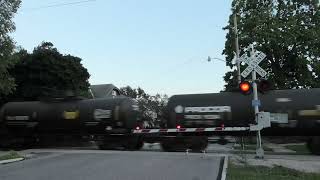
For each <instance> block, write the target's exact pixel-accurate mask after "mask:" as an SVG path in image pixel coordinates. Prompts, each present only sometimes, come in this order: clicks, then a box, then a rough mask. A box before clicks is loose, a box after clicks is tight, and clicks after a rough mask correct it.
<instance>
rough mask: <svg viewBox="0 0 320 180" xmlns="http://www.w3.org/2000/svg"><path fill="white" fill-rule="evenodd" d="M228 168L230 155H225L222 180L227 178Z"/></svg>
mask: <svg viewBox="0 0 320 180" xmlns="http://www.w3.org/2000/svg"><path fill="white" fill-rule="evenodd" d="M227 169H228V156H225V157H224V163H223V168H222V174H221V180H225V179H226V178H227Z"/></svg>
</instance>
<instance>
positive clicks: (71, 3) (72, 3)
mask: <svg viewBox="0 0 320 180" xmlns="http://www.w3.org/2000/svg"><path fill="white" fill-rule="evenodd" d="M93 1H97V0H83V1H74V2H61V3H56V4H52V5H46V6H39V7H34V8H26V9H23V11H36V10H41V9H48V8H54V7H61V6H73V5H78V4H84V3H89V2H93Z"/></svg>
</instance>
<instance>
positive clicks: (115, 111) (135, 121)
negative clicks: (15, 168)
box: [0, 96, 142, 149]
mask: <svg viewBox="0 0 320 180" xmlns="http://www.w3.org/2000/svg"><path fill="white" fill-rule="evenodd" d="M139 118H140V116H139V109H138V105H137V102H136V101H135V100H134V99H131V98H128V97H125V96H117V97H111V98H98V99H79V98H74V97H73V98H59V99H58V98H56V99H51V100H49V101H31V102H9V103H7V104H5V105H4V106H3V107H2V108H1V113H0V126H1V127H2V128H1V129H2V131H1V132H2V136H1V138H2V139H1V142H2V144H7V145H9V146H10V144H11V146H12V143H15V144H19V145H23V144H24V145H30V144H32V143H34V142H36V141H39V139H41V137H46V136H48V135H54V136H59V135H73V136H86V135H90V136H94V137H96V139H95V140H96V141H97V142H98V145H99V147H100V148H101V149H106V148H108V146H109V145H111V144H112V143H110V142H109V140H110V138H111V139H112V138H113V139H116V143H118V145H119V146H123V147H124V148H126V149H139V148H140V147H141V146H142V141H141V140H139V139H138V138H136V137H134V136H131V130H132V129H134V128H135V127H136V126H138V125H139ZM10 141H11V142H10Z"/></svg>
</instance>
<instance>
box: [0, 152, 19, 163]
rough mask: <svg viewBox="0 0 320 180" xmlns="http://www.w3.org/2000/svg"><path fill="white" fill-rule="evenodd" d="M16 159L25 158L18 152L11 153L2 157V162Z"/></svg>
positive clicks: (0, 157)
mask: <svg viewBox="0 0 320 180" xmlns="http://www.w3.org/2000/svg"><path fill="white" fill-rule="evenodd" d="M16 158H23V156H21V155H20V154H18V153H17V152H16V151H10V152H9V153H8V154H5V155H2V156H0V161H2V160H8V159H16Z"/></svg>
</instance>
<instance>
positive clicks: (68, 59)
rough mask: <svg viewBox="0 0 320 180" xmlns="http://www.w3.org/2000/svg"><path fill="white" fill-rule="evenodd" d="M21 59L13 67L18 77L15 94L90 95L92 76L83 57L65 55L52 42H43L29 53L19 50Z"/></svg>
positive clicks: (29, 96) (18, 96) (32, 96)
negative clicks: (85, 66) (84, 64)
mask: <svg viewBox="0 0 320 180" xmlns="http://www.w3.org/2000/svg"><path fill="white" fill-rule="evenodd" d="M15 56H16V57H17V59H18V61H17V63H16V64H15V66H14V68H12V69H11V70H10V72H11V73H12V75H13V77H14V78H15V80H16V84H17V89H16V91H15V92H14V98H16V99H23V100H37V99H39V98H40V97H52V96H54V97H57V96H60V97H61V96H65V95H66V93H68V92H70V91H71V92H73V93H74V95H78V96H79V95H80V96H81V95H82V96H87V95H88V94H87V93H88V89H89V82H88V79H89V77H90V75H89V73H88V71H87V69H86V68H84V67H83V66H82V64H81V59H80V58H78V57H74V56H71V55H62V54H60V53H59V52H58V50H57V49H56V48H54V46H53V44H52V43H50V42H43V43H42V44H41V45H40V46H38V47H36V48H35V49H34V50H33V53H31V54H29V53H28V52H27V51H25V50H20V51H19V52H18V53H16V54H15Z"/></svg>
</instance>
